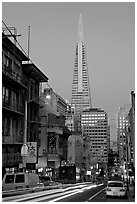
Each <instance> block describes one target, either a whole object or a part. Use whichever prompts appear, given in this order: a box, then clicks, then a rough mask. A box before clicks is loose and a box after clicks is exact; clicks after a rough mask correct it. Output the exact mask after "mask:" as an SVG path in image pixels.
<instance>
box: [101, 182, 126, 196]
mask: <svg viewBox="0 0 137 204" xmlns="http://www.w3.org/2000/svg"><path fill="white" fill-rule="evenodd" d="M105 192H106V196H126V188H125V186H124V183H123V182H122V181H108V183H107V187H106V191H105Z"/></svg>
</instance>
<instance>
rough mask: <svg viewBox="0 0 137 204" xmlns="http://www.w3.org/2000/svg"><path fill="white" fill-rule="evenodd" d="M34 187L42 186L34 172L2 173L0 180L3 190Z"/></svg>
mask: <svg viewBox="0 0 137 204" xmlns="http://www.w3.org/2000/svg"><path fill="white" fill-rule="evenodd" d="M35 187H43V184H42V183H41V182H40V180H39V176H38V175H37V174H35V173H27V172H19V173H7V174H5V175H4V178H3V181H2V190H3V191H7V190H17V189H24V188H35Z"/></svg>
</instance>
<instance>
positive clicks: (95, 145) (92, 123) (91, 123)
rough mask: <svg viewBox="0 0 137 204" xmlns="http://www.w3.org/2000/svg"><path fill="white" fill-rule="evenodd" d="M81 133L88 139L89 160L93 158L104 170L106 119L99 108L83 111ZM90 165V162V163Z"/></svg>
mask: <svg viewBox="0 0 137 204" xmlns="http://www.w3.org/2000/svg"><path fill="white" fill-rule="evenodd" d="M81 126H82V132H84V133H85V135H86V137H89V138H90V158H91V159H93V158H95V159H96V160H97V162H98V164H99V166H100V167H101V166H102V167H103V168H105V169H106V167H107V162H108V138H109V137H108V135H109V134H110V131H109V130H108V118H107V113H106V112H105V111H104V110H101V109H100V108H92V109H89V110H86V111H83V113H82V115H81ZM91 163H92V161H91Z"/></svg>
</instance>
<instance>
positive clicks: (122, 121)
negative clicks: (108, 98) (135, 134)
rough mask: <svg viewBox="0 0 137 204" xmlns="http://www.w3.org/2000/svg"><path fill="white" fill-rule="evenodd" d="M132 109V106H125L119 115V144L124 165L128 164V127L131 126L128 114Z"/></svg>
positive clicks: (120, 158) (120, 156) (121, 108)
mask: <svg viewBox="0 0 137 204" xmlns="http://www.w3.org/2000/svg"><path fill="white" fill-rule="evenodd" d="M130 108H131V105H130V104H127V105H126V104H125V105H124V106H123V107H120V108H119V111H118V113H117V142H118V154H119V163H120V164H121V165H123V164H124V163H125V162H126V134H125V132H126V127H128V126H129V121H128V114H129V110H130Z"/></svg>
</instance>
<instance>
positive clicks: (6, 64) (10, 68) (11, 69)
mask: <svg viewBox="0 0 137 204" xmlns="http://www.w3.org/2000/svg"><path fill="white" fill-rule="evenodd" d="M12 58H13V56H12V55H10V54H9V53H6V52H5V53H4V52H2V64H3V71H4V72H5V73H9V74H10V75H11V76H13V77H15V78H17V79H18V80H21V77H22V69H21V63H20V62H19V61H17V60H16V61H15V60H14V59H12Z"/></svg>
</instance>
